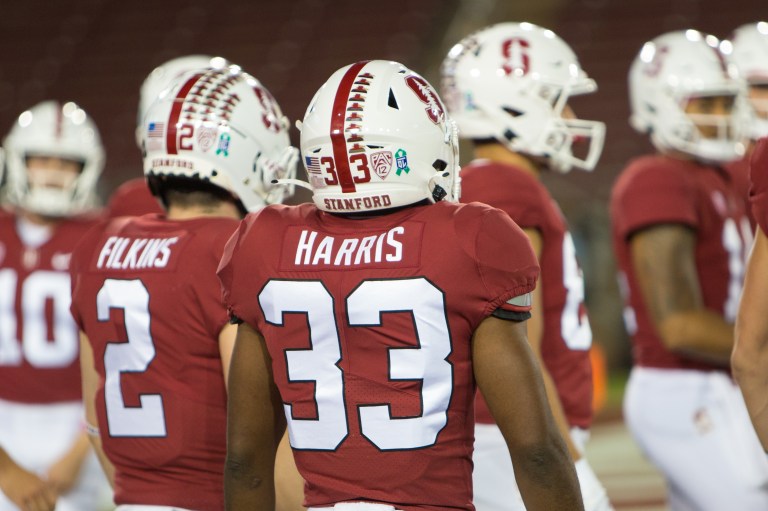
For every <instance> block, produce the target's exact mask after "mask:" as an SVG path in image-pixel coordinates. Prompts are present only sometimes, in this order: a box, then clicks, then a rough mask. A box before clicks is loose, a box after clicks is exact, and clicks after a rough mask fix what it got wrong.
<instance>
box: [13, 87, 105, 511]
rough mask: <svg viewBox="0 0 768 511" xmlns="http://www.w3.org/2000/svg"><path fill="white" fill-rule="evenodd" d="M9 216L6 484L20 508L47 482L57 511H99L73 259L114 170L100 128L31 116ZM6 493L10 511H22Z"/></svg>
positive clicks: (45, 110)
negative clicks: (73, 302)
mask: <svg viewBox="0 0 768 511" xmlns="http://www.w3.org/2000/svg"><path fill="white" fill-rule="evenodd" d="M3 147H4V149H5V155H6V158H7V175H6V184H5V188H4V201H5V203H6V204H7V209H4V210H2V211H0V448H2V449H4V450H5V452H6V453H7V457H0V458H5V459H4V460H0V467H5V468H0V488H2V490H3V492H4V493H5V494H6V495H7V496H10V497H12V498H13V500H14V502H15V504H16V505H21V501H23V500H24V498H25V496H26V495H28V494H29V492H36V491H37V490H36V489H35V488H36V487H37V488H39V481H35V479H34V478H33V477H31V476H30V474H27V475H26V476H23V475H22V473H23V471H27V472H29V473H32V474H36V475H37V476H38V477H39V478H41V479H42V480H43V481H45V484H46V485H47V486H48V487H49V489H50V491H52V492H54V493H55V494H58V495H59V499H58V500H59V502H58V506H57V509H58V510H59V511H61V510H65V511H66V510H73V511H78V510H82V511H89V510H96V509H99V508H100V506H101V505H102V504H103V502H104V494H105V493H108V487H107V485H106V482H105V480H104V478H103V476H102V475H101V471H100V470H99V468H98V463H97V462H96V458H95V456H94V455H93V452H92V451H91V448H90V445H89V443H88V439H87V437H86V436H85V433H84V431H83V427H82V420H83V407H82V401H81V390H80V370H79V363H78V338H77V327H76V325H75V323H74V322H73V321H72V317H71V316H70V314H69V305H70V277H69V272H68V270H69V261H70V255H71V253H72V251H73V249H74V247H75V245H76V244H77V242H78V241H79V240H80V238H81V237H82V236H83V235H84V234H85V232H87V231H88V229H90V228H91V226H93V225H94V223H95V222H96V217H95V216H93V215H88V214H87V213H89V212H90V211H91V209H92V207H93V206H94V204H95V195H94V189H95V187H96V182H97V180H98V178H99V175H100V174H101V172H102V169H103V166H104V151H103V148H102V146H101V141H100V138H99V132H98V130H97V128H96V125H95V124H94V123H93V121H92V120H91V119H90V118H89V117H88V115H87V114H86V113H85V111H84V110H82V109H81V108H80V107H79V106H77V105H76V104H74V103H64V104H60V103H58V102H55V101H45V102H43V103H40V104H37V105H35V106H34V107H32V108H30V109H29V110H27V111H25V112H23V113H22V114H21V115H20V116H19V117H18V119H17V121H16V123H15V124H14V126H13V128H12V129H11V131H10V133H9V134H8V136H7V137H6V138H5V140H4V142H3ZM16 505H14V504H11V502H9V501H8V500H7V499H6V498H5V497H4V496H3V495H0V510H11V509H17V507H16Z"/></svg>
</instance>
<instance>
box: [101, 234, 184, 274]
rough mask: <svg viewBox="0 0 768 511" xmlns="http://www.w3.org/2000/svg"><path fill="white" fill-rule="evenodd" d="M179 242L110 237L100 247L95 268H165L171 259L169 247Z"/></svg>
mask: <svg viewBox="0 0 768 511" xmlns="http://www.w3.org/2000/svg"><path fill="white" fill-rule="evenodd" d="M177 241H179V238H178V236H174V237H173V238H123V237H120V236H110V237H109V239H107V241H106V242H105V243H104V245H103V246H102V247H101V252H99V259H98V262H97V263H96V267H97V268H100V269H101V268H111V269H114V270H134V269H144V268H165V267H166V265H167V264H168V260H169V259H170V258H171V247H172V246H173V245H175V244H176V242H177Z"/></svg>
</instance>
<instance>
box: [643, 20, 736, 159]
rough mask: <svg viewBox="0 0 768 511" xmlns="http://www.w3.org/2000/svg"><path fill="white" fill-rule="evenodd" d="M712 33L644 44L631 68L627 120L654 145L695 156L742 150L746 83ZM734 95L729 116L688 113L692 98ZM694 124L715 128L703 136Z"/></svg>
mask: <svg viewBox="0 0 768 511" xmlns="http://www.w3.org/2000/svg"><path fill="white" fill-rule="evenodd" d="M719 44H720V42H719V41H718V39H717V38H716V37H715V36H712V35H707V34H702V33H701V32H698V31H696V30H681V31H676V32H669V33H666V34H664V35H661V36H659V37H656V38H655V39H653V40H651V41H649V42H647V43H645V45H644V46H643V47H642V49H641V50H640V53H638V55H637V57H635V60H634V61H633V62H632V67H631V68H630V71H629V98H630V107H631V111H632V115H631V117H630V124H631V125H632V127H633V128H635V129H636V130H637V131H639V132H641V133H649V134H650V137H651V142H652V143H653V145H654V146H655V147H656V148H657V149H659V150H661V151H664V150H675V151H679V152H682V153H685V154H688V155H691V156H694V157H696V158H697V159H699V160H702V161H706V162H711V163H718V162H727V161H733V160H736V159H738V158H740V157H741V156H742V155H743V154H744V150H745V147H744V143H743V142H744V139H743V137H744V127H745V120H746V117H745V115H746V109H745V105H744V97H743V93H744V87H743V84H742V82H741V81H740V80H739V79H738V73H737V71H736V70H735V68H734V66H732V65H728V64H727V63H726V61H725V59H724V57H723V54H722V53H721V51H720V49H719ZM708 96H733V97H734V106H733V110H732V112H731V115H702V114H696V115H692V114H691V115H689V114H687V113H686V112H685V105H686V102H687V101H688V100H690V99H692V98H696V97H708ZM697 126H702V127H703V126H710V127H714V128H716V131H717V133H718V135H717V136H716V137H711V138H708V137H705V136H703V135H702V134H701V132H700V131H699V129H698V128H697Z"/></svg>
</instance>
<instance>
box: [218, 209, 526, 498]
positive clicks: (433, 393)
mask: <svg viewBox="0 0 768 511" xmlns="http://www.w3.org/2000/svg"><path fill="white" fill-rule="evenodd" d="M246 230H247V236H242V235H241V237H240V238H239V248H238V250H240V251H244V252H245V253H247V254H250V256H249V260H250V263H251V264H249V267H250V268H252V271H249V272H248V274H247V275H245V274H241V273H239V272H237V271H236V270H233V273H231V274H227V279H231V280H233V281H237V282H238V285H239V289H244V290H246V289H253V290H261V291H260V293H259V294H258V299H259V303H260V304H261V307H262V308H263V310H264V311H265V312H264V314H265V317H264V319H263V320H262V319H261V317H259V316H254V314H253V309H245V308H244V309H235V310H234V313H235V314H236V315H238V317H240V318H241V319H243V320H247V321H255V322H258V324H259V326H260V328H261V329H262V332H263V333H264V335H265V336H267V337H268V338H270V339H272V338H274V339H278V340H279V342H278V343H276V344H274V345H270V352H271V353H272V356H273V359H274V360H278V361H282V360H283V359H285V364H283V363H280V362H278V363H276V364H275V365H274V368H273V370H274V376H275V379H276V381H277V384H278V386H279V387H280V390H281V395H282V397H283V400H284V402H286V403H292V405H291V406H290V413H289V415H290V417H291V418H290V419H289V422H290V424H289V430H290V432H291V433H290V435H291V443H292V445H293V447H294V449H295V458H296V462H297V464H298V466H299V469H300V470H301V471H302V474H303V475H304V477H305V479H306V480H307V493H306V495H307V500H308V503H309V504H310V505H315V504H318V503H322V502H327V501H345V500H351V499H352V500H353V499H357V498H360V497H361V496H364V497H366V498H367V499H370V500H381V501H393V499H395V500H394V501H395V502H400V503H419V502H422V501H423V499H424V498H427V501H428V502H430V503H431V506H423V507H424V508H434V509H437V508H442V507H454V506H456V503H457V502H459V503H463V504H464V505H465V506H468V505H469V502H470V500H471V484H470V481H468V480H467V479H466V478H465V476H466V474H468V473H470V472H471V470H472V465H471V448H470V446H471V442H472V421H471V420H468V417H471V415H472V406H473V403H472V401H473V399H472V398H473V392H474V378H473V376H472V364H471V353H470V351H471V350H470V347H471V346H470V338H471V337H472V332H473V331H474V329H475V328H476V327H477V325H478V324H479V323H480V322H481V321H482V319H484V317H485V316H486V315H487V314H488V312H489V311H491V310H494V309H496V308H497V307H499V306H501V305H502V303H503V302H504V301H505V300H506V299H508V298H511V296H512V295H513V294H515V293H520V292H522V291H523V290H525V289H527V288H529V287H530V286H531V283H532V282H533V279H534V275H535V273H534V272H535V262H534V261H533V260H532V259H530V258H529V256H530V253H529V251H528V248H527V243H526V241H525V237H524V235H523V233H522V231H521V230H520V229H519V228H517V227H516V226H515V225H514V224H513V223H512V222H511V221H510V220H509V219H508V218H506V217H504V216H503V214H502V213H501V212H499V211H497V210H494V209H492V208H490V207H487V206H485V205H480V204H471V205H457V204H449V203H444V202H439V203H437V204H434V205H423V206H415V207H412V208H406V209H403V210H400V211H395V212H392V213H388V214H379V215H371V216H368V217H366V218H364V219H350V218H345V217H343V216H338V215H334V214H329V213H326V212H321V211H319V210H317V208H315V206H314V205H309V204H305V205H302V206H298V207H290V206H289V207H286V206H271V207H269V208H267V209H265V210H264V211H262V212H260V213H258V215H257V216H251V217H249V218H248V219H247V220H246V222H245V223H244V225H243V228H242V230H241V233H242V232H245V231H246ZM264 239H270V240H274V243H275V246H274V248H273V249H271V250H265V249H262V250H260V249H259V240H264ZM516 246H517V247H520V249H518V250H517V251H515V249H514V247H516ZM510 248H511V249H512V250H510ZM225 260H226V259H225ZM235 264H237V263H235ZM235 268H238V269H239V268H242V266H235ZM228 271H229V269H228V268H227V267H225V268H224V269H223V270H222V274H223V273H224V272H228ZM510 279H517V288H516V289H511V288H509V287H504V285H503V284H502V283H503V282H508V281H509V280H510ZM231 300H232V303H247V300H248V297H246V296H242V295H237V296H233V297H231ZM252 303H253V304H254V305H256V301H253V302H252ZM300 311H301V312H300ZM291 312H294V313H293V314H291ZM283 313H285V314H284V315H283ZM334 317H337V318H338V317H346V318H347V320H346V321H338V320H335V319H334ZM328 339H331V340H332V342H329V343H328V344H327V345H326V344H323V346H324V347H323V349H322V350H321V349H320V345H321V343H323V341H326V340H328ZM313 347H314V349H313ZM283 352H285V353H286V355H285V357H283V355H282V353H283ZM337 360H338V364H337V365H336V366H334V364H335V363H336V361H337ZM310 380H315V381H316V382H317V383H316V384H315V383H314V382H312V381H310ZM451 382H452V384H451ZM315 385H316V386H317V388H315ZM320 389H322V394H323V397H320ZM320 431H323V432H324V433H325V435H320V434H319V432H320ZM423 473H430V474H434V475H435V477H429V478H421V477H420V475H421V474H423ZM371 481H387V484H386V485H384V486H382V487H381V488H380V489H376V488H371Z"/></svg>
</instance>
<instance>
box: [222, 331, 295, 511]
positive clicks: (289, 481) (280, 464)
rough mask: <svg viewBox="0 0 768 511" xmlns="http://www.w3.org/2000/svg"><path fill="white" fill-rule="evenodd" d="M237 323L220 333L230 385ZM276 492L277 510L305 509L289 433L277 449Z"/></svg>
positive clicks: (226, 379) (227, 378)
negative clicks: (230, 368)
mask: <svg viewBox="0 0 768 511" xmlns="http://www.w3.org/2000/svg"><path fill="white" fill-rule="evenodd" d="M236 336H237V325H233V324H227V325H226V326H225V327H224V328H222V329H221V332H220V333H219V352H220V354H221V364H222V370H223V372H224V381H225V383H226V384H227V386H228V385H229V367H230V364H231V362H232V351H233V349H234V347H235V338H236ZM275 493H276V500H277V504H276V506H277V507H276V508H275V509H276V511H303V510H304V507H302V505H301V503H302V501H303V500H304V479H302V477H301V475H300V474H299V471H298V470H297V469H296V463H295V462H294V460H293V451H292V450H291V445H290V443H288V434H287V433H285V434H284V435H283V439H282V440H281V441H280V445H279V447H278V449H277V457H276V460H275Z"/></svg>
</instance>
